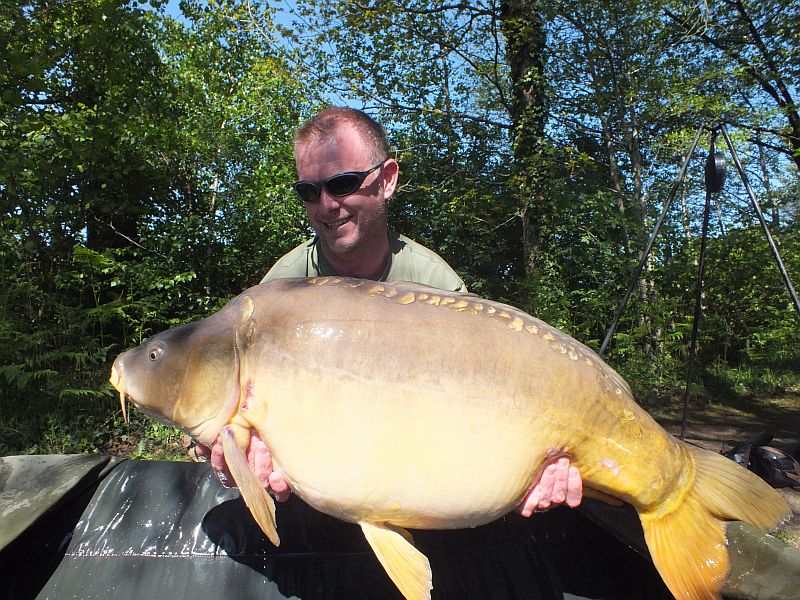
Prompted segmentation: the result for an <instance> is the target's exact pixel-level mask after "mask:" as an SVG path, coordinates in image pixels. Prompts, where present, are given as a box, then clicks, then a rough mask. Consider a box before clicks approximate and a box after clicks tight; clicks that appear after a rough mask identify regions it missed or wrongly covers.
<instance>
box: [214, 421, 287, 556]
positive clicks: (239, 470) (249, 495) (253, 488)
mask: <svg viewBox="0 0 800 600" xmlns="http://www.w3.org/2000/svg"><path fill="white" fill-rule="evenodd" d="M247 436H248V439H249V432H248V433H247ZM220 437H221V438H222V449H223V451H224V453H225V462H227V463H228V468H229V469H230V471H231V475H233V480H234V481H235V482H236V485H237V486H238V487H239V491H240V492H241V494H242V498H244V503H245V504H246V505H247V508H249V509H250V512H251V513H252V515H253V518H254V519H255V520H256V523H258V526H259V527H261V530H262V531H263V532H264V533H265V534H266V536H267V537H268V538H269V541H270V542H272V543H273V544H275V545H276V546H279V545H280V543H281V539H280V537H278V529H277V526H276V525H275V502H274V501H273V500H272V498H271V497H270V495H269V494H268V493H267V490H265V489H264V486H263V485H261V482H260V481H259V480H258V478H257V477H256V475H255V473H253V471H251V470H250V465H249V464H248V463H247V456H245V453H244V450H242V448H241V446H239V444H237V443H236V438H235V436H234V433H233V431H232V430H231V427H223V428H222V431H220Z"/></svg>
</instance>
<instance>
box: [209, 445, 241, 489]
mask: <svg viewBox="0 0 800 600" xmlns="http://www.w3.org/2000/svg"><path fill="white" fill-rule="evenodd" d="M211 468H212V469H213V471H214V475H216V476H217V479H219V482H220V483H221V484H222V485H223V486H225V487H227V488H233V487H236V482H234V480H233V477H232V476H231V472H230V471H229V470H228V464H227V463H226V462H225V453H224V452H223V450H222V443H221V442H220V441H219V438H217V439H216V440H214V445H213V446H211Z"/></svg>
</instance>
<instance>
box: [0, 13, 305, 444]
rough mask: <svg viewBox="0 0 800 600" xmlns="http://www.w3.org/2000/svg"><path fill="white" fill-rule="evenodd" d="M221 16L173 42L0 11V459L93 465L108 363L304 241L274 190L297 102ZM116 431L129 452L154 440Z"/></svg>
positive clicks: (168, 28)
mask: <svg viewBox="0 0 800 600" xmlns="http://www.w3.org/2000/svg"><path fill="white" fill-rule="evenodd" d="M235 6H236V4H235V3H232V2H231V3H225V4H216V5H214V9H212V8H209V7H201V6H200V5H199V4H198V5H193V4H192V5H190V4H186V5H185V8H186V11H187V16H189V18H190V20H189V21H188V25H185V26H184V25H182V24H180V23H178V22H176V21H174V20H173V19H171V18H169V17H167V16H166V15H164V14H163V13H159V12H154V11H152V10H149V9H145V8H143V7H142V6H140V5H139V3H136V2H130V3H117V2H108V1H104V0H78V1H76V2H69V3H38V2H33V3H30V4H27V5H25V6H24V7H22V6H21V7H17V8H14V7H9V6H7V5H5V4H4V5H3V8H2V11H3V14H4V15H7V16H9V17H10V19H11V21H6V20H3V21H2V23H3V25H2V27H5V29H4V30H3V33H4V37H3V38H2V39H3V40H4V43H5V45H6V48H5V49H6V50H7V51H8V53H7V54H6V55H5V56H8V57H9V60H8V61H4V62H3V65H4V68H3V70H2V71H0V78H2V79H0V82H2V90H3V94H2V96H0V132H1V135H0V208H2V211H1V212H0V220H1V221H2V228H1V229H0V277H2V290H3V292H2V294H1V295H0V299H2V304H1V305H0V306H1V308H0V311H1V312H2V321H0V344H2V348H3V351H2V359H0V452H2V453H13V452H23V451H38V452H82V451H98V450H106V451H108V450H112V451H113V450H114V449H115V448H116V447H117V444H116V443H115V442H114V441H113V440H112V439H111V438H109V434H108V432H100V431H98V427H99V428H101V429H102V428H108V427H110V426H111V424H112V423H115V421H116V417H115V416H114V415H115V404H116V403H115V402H114V398H115V396H114V394H113V393H112V390H111V387H110V385H109V384H108V383H106V381H107V378H108V373H109V369H110V364H111V361H112V360H113V358H114V356H115V355H116V354H117V353H118V352H120V351H121V350H123V349H125V348H126V347H129V346H130V345H132V344H136V343H140V342H141V341H142V340H143V339H144V338H145V337H146V336H147V335H150V334H151V333H153V332H157V331H159V330H161V329H164V328H166V327H169V326H173V325H176V324H179V323H182V322H185V321H187V320H191V319H194V318H198V317H201V316H205V315H207V314H208V313H209V312H210V311H212V310H215V309H217V308H219V307H220V306H221V305H222V304H223V303H224V302H225V301H226V300H227V299H228V298H230V297H231V296H233V295H235V294H238V293H239V292H240V291H241V290H242V289H243V288H245V287H248V286H249V285H252V284H254V283H257V282H258V280H259V279H260V278H261V276H262V275H263V273H264V272H266V270H267V269H268V267H269V266H270V265H271V264H272V262H273V261H274V260H275V258H276V257H278V256H280V255H281V254H282V253H283V252H285V251H286V250H288V249H289V248H291V247H292V246H293V245H295V244H296V243H297V242H298V241H299V240H301V239H302V238H304V237H305V231H304V228H303V220H302V214H303V210H302V207H301V206H299V205H298V204H297V203H296V202H294V200H293V198H292V195H291V190H290V188H289V186H288V182H289V181H291V179H292V170H293V166H292V163H293V160H292V152H291V135H292V131H293V130H294V128H295V127H296V125H297V123H298V121H299V120H300V119H302V118H303V114H304V111H305V110H308V109H307V108H301V107H305V106H307V104H306V103H307V102H309V101H310V100H313V95H310V94H308V93H307V92H306V90H305V89H304V88H303V86H302V85H301V84H300V83H299V81H298V80H297V77H296V76H295V74H293V73H292V72H291V71H290V69H289V67H288V66H287V64H286V63H285V61H284V60H283V59H282V58H281V55H280V53H277V52H276V51H275V50H274V49H273V40H271V39H268V38H265V37H264V36H263V35H262V34H261V33H259V32H257V31H253V30H248V29H245V28H243V27H240V26H237V21H235V20H234V19H233V17H232V15H231V14H229V13H230V11H231V10H233V9H234V8H235ZM156 8H158V6H157V5H156ZM226 11H228V12H226ZM6 25H8V27H6ZM116 410H117V411H118V409H116ZM159 427H160V426H159ZM134 428H135V429H136V430H137V433H136V434H135V435H136V436H138V437H140V438H141V439H143V440H145V446H142V449H139V450H136V452H139V455H144V454H142V453H145V454H146V453H149V452H151V451H150V450H147V449H146V446H147V443H149V442H147V440H149V439H152V440H156V441H158V440H160V439H162V438H163V439H167V438H168V437H169V435H173V434H169V435H167V437H164V436H165V435H166V434H164V433H163V432H161V431H160V430H158V431H156V432H155V433H154V432H153V431H152V430H151V429H150V425H149V424H147V425H145V424H143V422H137V423H135V424H134ZM119 431H120V429H119V428H118V427H116V425H115V426H114V433H115V434H119ZM134 446H135V448H139V446H138V442H137V443H136V444H134V445H130V447H131V448H133V447H134Z"/></svg>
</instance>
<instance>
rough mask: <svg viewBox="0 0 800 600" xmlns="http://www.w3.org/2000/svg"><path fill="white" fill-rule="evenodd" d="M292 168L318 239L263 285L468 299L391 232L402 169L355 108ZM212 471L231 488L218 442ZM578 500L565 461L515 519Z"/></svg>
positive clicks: (257, 460)
mask: <svg viewBox="0 0 800 600" xmlns="http://www.w3.org/2000/svg"><path fill="white" fill-rule="evenodd" d="M295 162H296V166H297V175H298V181H297V182H296V183H295V185H294V188H295V191H296V193H297V195H298V196H299V197H300V199H301V200H302V201H303V202H304V204H305V207H306V213H307V215H308V220H309V223H310V224H311V226H312V227H313V228H314V231H315V232H316V236H315V237H314V238H313V239H311V240H309V241H307V242H305V243H303V244H301V245H300V246H298V247H297V248H295V249H294V250H292V251H291V252H289V253H288V254H286V255H285V256H284V257H282V258H281V259H279V260H278V261H277V262H276V263H275V265H274V266H273V267H272V268H271V269H270V270H269V272H268V273H267V274H266V276H265V277H264V278H263V279H262V283H263V282H264V281H269V280H271V279H278V278H281V277H315V276H319V275H339V276H342V277H359V278H363V279H374V280H377V281H414V282H417V283H423V284H426V285H430V286H433V287H436V288H439V289H443V290H450V291H462V292H465V291H466V286H465V285H464V282H463V281H461V279H460V278H459V277H458V275H457V274H456V273H455V271H453V269H452V268H450V266H449V265H448V264H447V263H446V262H445V261H444V260H443V259H442V258H441V257H439V256H438V255H437V254H436V253H434V252H432V251H431V250H429V249H427V248H425V247H424V246H422V245H420V244H417V243H416V242H414V241H412V240H410V239H408V238H406V237H404V236H401V235H398V234H396V233H394V232H393V231H391V230H389V229H388V223H387V205H388V202H389V199H390V198H391V197H392V195H393V194H394V191H395V189H396V186H397V178H398V174H399V170H400V168H399V165H398V163H397V161H396V160H395V159H393V158H390V156H389V143H388V140H387V137H386V133H385V131H384V130H383V128H382V127H381V126H380V125H379V124H378V123H377V122H375V121H374V120H373V119H372V118H370V117H369V116H368V115H366V114H365V113H363V112H361V111H357V110H354V109H350V108H336V107H333V108H328V109H326V110H324V111H322V112H321V113H319V114H318V115H317V116H315V117H313V118H312V119H310V120H309V121H308V122H306V123H305V124H304V125H303V126H302V127H301V128H300V129H299V130H298V131H297V133H296V134H295ZM198 454H199V455H200V456H202V457H207V456H208V451H207V450H206V449H205V448H198ZM247 454H248V460H249V461H250V465H251V467H252V468H253V470H254V472H255V473H256V475H257V476H258V477H259V479H260V480H261V482H262V483H263V484H264V487H266V488H269V489H270V490H271V491H272V493H273V494H274V495H275V497H276V499H278V500H279V501H283V500H285V499H286V498H288V497H289V488H288V486H287V485H286V483H285V482H284V481H283V478H282V477H281V476H280V474H279V473H276V472H274V471H273V470H272V460H271V456H270V454H269V450H268V449H267V446H266V445H265V444H264V442H263V441H262V440H261V439H259V437H258V436H257V435H256V434H255V433H253V435H252V437H251V443H250V447H249V448H248V453H247ZM211 465H212V468H213V469H214V470H215V471H216V472H217V474H218V477H219V478H220V481H222V482H223V484H224V485H227V483H228V482H229V481H231V477H230V474H229V472H228V470H227V466H226V464H225V460H224V456H223V452H222V445H221V443H219V442H217V443H215V444H214V446H213V448H212V450H211ZM476 483H478V484H479V483H480V482H479V475H476ZM581 498H582V482H581V477H580V474H579V472H578V470H577V469H576V468H575V467H571V466H570V464H569V460H568V459H567V458H560V459H559V460H558V461H557V462H555V463H553V464H551V465H548V466H547V467H546V468H545V470H544V471H543V473H542V475H541V477H540V478H539V481H538V482H536V483H535V484H534V485H533V487H531V489H530V490H529V492H528V494H527V495H526V497H525V498H524V499H523V501H522V502H521V504H520V506H519V507H518V509H517V511H518V512H519V513H520V514H521V515H523V516H530V515H532V514H533V513H534V512H535V511H536V510H546V509H548V508H549V507H550V506H551V505H555V504H567V505H568V506H571V507H575V506H578V504H580V502H581Z"/></svg>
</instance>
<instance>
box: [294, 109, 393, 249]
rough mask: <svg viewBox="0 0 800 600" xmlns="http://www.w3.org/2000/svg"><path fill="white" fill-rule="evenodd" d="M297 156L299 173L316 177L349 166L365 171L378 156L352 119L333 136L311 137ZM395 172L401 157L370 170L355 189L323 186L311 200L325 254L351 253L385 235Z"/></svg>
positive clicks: (312, 218)
mask: <svg viewBox="0 0 800 600" xmlns="http://www.w3.org/2000/svg"><path fill="white" fill-rule="evenodd" d="M295 158H296V163H297V176H298V179H300V180H303V181H313V182H322V181H324V180H326V179H328V178H329V177H331V176H333V175H337V174H338V173H343V172H346V171H366V170H368V169H370V168H372V167H373V166H375V163H376V162H378V161H375V160H374V159H373V157H372V156H371V154H370V152H369V149H368V147H367V145H366V144H365V143H364V141H363V140H362V139H361V136H360V135H359V133H358V132H357V131H356V130H355V128H353V127H350V126H348V125H347V124H343V125H342V126H340V127H339V128H338V129H337V131H336V133H335V134H334V135H333V136H331V137H330V138H329V139H326V140H319V139H314V138H312V139H310V140H308V141H307V142H306V143H305V144H304V145H302V146H299V147H298V148H297V156H296V157H295ZM389 163H392V164H389ZM387 175H388V177H387ZM396 178H397V163H396V162H395V161H394V160H392V159H390V160H388V161H387V163H386V164H385V165H384V167H382V168H379V169H376V170H375V171H373V172H372V173H370V174H369V175H367V177H366V179H365V180H364V182H363V183H362V185H361V187H360V188H358V189H357V190H356V191H355V192H353V193H352V194H350V195H348V196H341V197H336V196H331V195H330V194H329V193H328V192H327V191H326V190H324V189H323V190H322V192H321V193H320V198H319V200H317V201H315V202H308V203H306V212H307V213H308V220H309V222H310V223H311V226H312V227H313V228H314V230H315V231H316V232H317V235H318V236H319V240H320V243H322V244H323V247H324V248H325V250H326V254H329V255H331V256H340V257H342V256H346V255H347V254H348V253H352V252H353V251H355V250H358V249H360V248H369V247H371V246H373V245H376V244H377V243H380V241H381V239H382V238H385V237H386V203H387V201H388V199H389V197H390V196H391V194H392V193H393V192H394V183H395V181H396Z"/></svg>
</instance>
